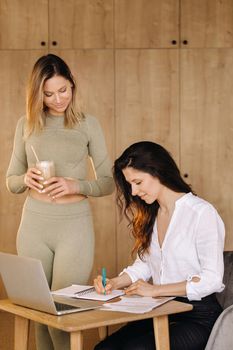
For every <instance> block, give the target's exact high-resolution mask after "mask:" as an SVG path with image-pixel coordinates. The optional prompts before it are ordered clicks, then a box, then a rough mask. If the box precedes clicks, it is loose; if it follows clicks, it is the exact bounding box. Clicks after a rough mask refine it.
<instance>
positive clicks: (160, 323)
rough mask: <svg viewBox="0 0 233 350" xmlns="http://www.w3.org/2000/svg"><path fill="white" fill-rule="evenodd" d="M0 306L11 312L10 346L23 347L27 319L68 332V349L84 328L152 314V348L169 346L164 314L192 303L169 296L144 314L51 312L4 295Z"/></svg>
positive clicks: (79, 345)
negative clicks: (11, 333) (11, 332)
mask: <svg viewBox="0 0 233 350" xmlns="http://www.w3.org/2000/svg"><path fill="white" fill-rule="evenodd" d="M0 310H2V311H6V312H9V313H11V314H14V315H15V339H14V350H27V346H28V334H29V321H30V320H31V321H35V322H39V323H42V324H44V325H47V326H50V327H53V328H57V329H60V330H63V331H65V332H68V333H70V349H71V350H82V349H83V331H84V330H87V329H93V328H99V329H100V330H102V331H103V330H104V329H105V328H106V326H110V325H116V324H121V323H126V322H130V321H136V320H143V319H148V318H153V322H154V333H155V342H156V350H169V349H170V346H169V329H168V315H170V314H175V313H180V312H185V311H190V310H192V305H190V304H185V303H181V302H178V301H174V300H172V301H169V302H167V303H166V304H164V305H161V306H159V307H158V308H156V309H154V310H152V311H150V312H147V313H145V314H130V313H125V312H114V311H102V310H98V309H96V310H91V311H84V312H81V313H73V314H69V315H65V316H53V315H49V314H47V313H44V312H40V311H36V310H32V309H28V308H25V307H22V306H18V305H14V304H12V303H11V302H10V301H9V300H8V299H6V300H0ZM103 334H104V332H103Z"/></svg>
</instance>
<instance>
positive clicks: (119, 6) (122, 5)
mask: <svg viewBox="0 0 233 350" xmlns="http://www.w3.org/2000/svg"><path fill="white" fill-rule="evenodd" d="M177 45H179V1H178V0H163V1H161V0H146V1H145V0H115V47H116V48H157V47H164V48H170V47H176V46H177Z"/></svg>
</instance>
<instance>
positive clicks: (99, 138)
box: [6, 115, 114, 197]
mask: <svg viewBox="0 0 233 350" xmlns="http://www.w3.org/2000/svg"><path fill="white" fill-rule="evenodd" d="M25 124H26V119H25V117H22V118H20V119H19V121H18V124H17V127H16V132H15V138H14V147H13V152H12V156H11V160H10V164H9V167H8V170H7V175H6V183H7V188H8V190H9V191H10V192H13V193H21V192H24V191H25V190H26V188H27V187H26V185H25V184H24V175H25V173H26V172H27V169H28V168H29V167H32V166H35V163H36V160H35V156H34V154H33V152H32V149H31V146H33V147H34V149H35V150H36V153H37V155H38V158H39V159H40V160H53V161H54V162H55V168H56V176H62V177H69V178H73V179H76V180H78V181H77V183H78V187H79V193H80V194H83V195H86V196H93V197H99V196H104V195H108V194H111V193H112V192H113V190H114V183H113V177H112V172H111V163H110V160H109V157H108V154H107V149H106V144H105V139H104V135H103V132H102V129H101V126H100V124H99V122H98V120H97V119H96V118H95V117H93V116H90V115H86V116H85V118H84V119H83V120H82V121H81V122H80V123H79V124H77V125H76V126H75V127H74V128H72V129H68V128H65V127H64V117H61V116H51V115H48V116H46V125H45V128H44V130H43V131H42V132H40V133H38V134H32V135H30V136H29V137H28V138H26V139H25V138H24V134H25ZM88 156H89V157H90V158H91V162H92V164H93V168H94V173H95V179H93V180H90V181H88V180H87V179H86V177H87V159H88Z"/></svg>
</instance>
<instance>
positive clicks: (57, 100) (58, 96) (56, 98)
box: [54, 93, 61, 103]
mask: <svg viewBox="0 0 233 350" xmlns="http://www.w3.org/2000/svg"><path fill="white" fill-rule="evenodd" d="M54 97H55V101H56V102H57V103H60V102H61V97H60V95H59V94H58V93H57V94H54Z"/></svg>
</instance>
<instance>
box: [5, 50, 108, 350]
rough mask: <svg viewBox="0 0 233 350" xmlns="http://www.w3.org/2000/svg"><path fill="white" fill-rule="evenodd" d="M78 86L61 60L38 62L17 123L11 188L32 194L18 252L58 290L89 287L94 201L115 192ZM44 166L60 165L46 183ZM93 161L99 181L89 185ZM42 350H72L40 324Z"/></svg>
mask: <svg viewBox="0 0 233 350" xmlns="http://www.w3.org/2000/svg"><path fill="white" fill-rule="evenodd" d="M75 95H76V84H75V80H74V77H73V76H72V74H71V71H70V69H69V67H68V66H67V64H66V63H65V62H64V61H63V60H62V59H61V58H59V57H58V56H56V55H52V54H49V55H46V56H42V57H40V58H39V59H38V60H37V62H36V63H35V65H34V67H33V70H32V74H31V77H30V79H29V83H28V89H27V112H26V118H24V117H23V118H21V119H19V121H18V124H17V127H16V132H15V139H14V147H13V153H12V156H11V161H10V165H9V168H8V171H7V187H8V189H9V191H11V192H13V193H22V192H24V191H25V190H28V196H27V198H26V201H25V203H24V207H23V213H22V218H21V223H20V227H19V230H18V234H17V252H18V254H19V255H24V256H30V257H33V258H36V259H39V260H41V262H42V264H43V267H44V270H45V274H46V277H47V280H48V283H49V285H50V287H51V289H52V290H55V289H58V288H62V287H65V286H68V285H70V284H72V283H79V284H85V283H87V281H88V278H89V275H90V272H91V269H92V265H93V257H94V231H93V223H92V214H91V210H90V206H89V203H88V199H87V198H88V196H93V197H100V196H105V195H109V194H111V193H112V192H113V188H114V185H113V179H112V175H111V164H110V160H109V157H108V154H107V150H106V145H105V139H104V136H103V132H102V129H101V127H100V124H99V122H98V120H97V119H96V118H94V117H92V116H90V115H84V114H83V112H82V111H81V110H80V107H79V106H78V105H77V103H76V101H75ZM33 150H34V151H35V152H36V154H37V157H38V158H39V160H50V161H54V163H55V176H53V177H51V178H50V179H49V180H46V181H45V179H44V178H43V177H42V173H41V172H40V171H39V170H38V169H37V168H36V166H35V163H36V159H35V154H34V153H33ZM88 157H90V158H91V160H92V164H93V167H94V172H95V174H96V179H94V180H91V181H87V179H86V173H87V168H86V163H87V158H88ZM36 343H37V349H38V350H50V349H51V350H52V349H56V350H66V349H67V350H68V349H69V348H70V347H69V337H68V335H67V334H65V333H63V332H60V331H58V330H54V329H51V328H49V329H48V328H47V327H45V326H42V325H36Z"/></svg>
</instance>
